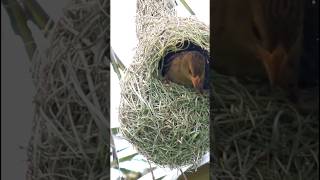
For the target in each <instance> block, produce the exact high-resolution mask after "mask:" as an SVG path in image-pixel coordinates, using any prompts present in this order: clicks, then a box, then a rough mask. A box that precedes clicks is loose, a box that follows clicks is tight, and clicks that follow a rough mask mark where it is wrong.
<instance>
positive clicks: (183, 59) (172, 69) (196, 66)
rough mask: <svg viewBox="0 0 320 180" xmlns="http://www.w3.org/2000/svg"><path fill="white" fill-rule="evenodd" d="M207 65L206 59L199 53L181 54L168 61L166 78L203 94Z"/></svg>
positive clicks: (185, 52)
mask: <svg viewBox="0 0 320 180" xmlns="http://www.w3.org/2000/svg"><path fill="white" fill-rule="evenodd" d="M206 64H207V59H206V57H205V56H204V55H202V54H201V53H200V52H198V51H184V52H180V53H177V54H175V55H173V56H172V57H171V58H170V59H169V60H168V65H167V66H168V67H166V72H165V74H164V78H165V80H169V81H171V82H174V83H177V84H180V85H184V86H187V87H194V88H195V89H197V90H198V91H199V92H201V93H202V92H203V89H204V83H205V76H206Z"/></svg>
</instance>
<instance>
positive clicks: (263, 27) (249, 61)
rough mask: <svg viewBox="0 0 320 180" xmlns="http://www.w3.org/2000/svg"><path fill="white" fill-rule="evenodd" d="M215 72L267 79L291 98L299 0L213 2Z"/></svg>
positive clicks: (299, 30)
mask: <svg viewBox="0 0 320 180" xmlns="http://www.w3.org/2000/svg"><path fill="white" fill-rule="evenodd" d="M216 1H217V2H216V3H215V4H216V6H215V8H216V9H213V10H212V12H213V13H214V14H212V18H213V27H214V29H215V33H214V36H212V37H213V42H214V43H213V49H214V52H215V63H214V65H213V67H214V69H216V71H218V72H220V73H224V74H228V75H235V76H244V77H245V76H249V77H258V78H267V79H269V82H270V85H271V86H272V87H280V88H282V89H284V90H285V91H286V92H287V93H288V94H289V95H290V96H295V94H296V92H295V91H296V90H297V82H298V69H299V59H300V56H301V52H302V39H303V37H302V36H303V35H302V32H303V31H302V30H303V0H216Z"/></svg>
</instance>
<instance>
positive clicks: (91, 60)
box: [27, 0, 110, 180]
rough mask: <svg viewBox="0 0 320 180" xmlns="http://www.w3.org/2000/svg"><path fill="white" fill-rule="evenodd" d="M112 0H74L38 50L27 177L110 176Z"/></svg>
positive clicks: (99, 177)
mask: <svg viewBox="0 0 320 180" xmlns="http://www.w3.org/2000/svg"><path fill="white" fill-rule="evenodd" d="M108 9H109V2H108V1H101V0H99V1H97V0H85V1H77V0H74V1H71V2H70V4H69V5H68V6H67V7H66V8H65V9H64V15H63V17H61V19H60V20H59V21H58V22H56V23H55V27H54V29H53V30H52V32H51V35H50V46H49V48H48V49H47V53H36V54H35V55H34V58H33V60H32V65H33V67H32V73H33V79H34V82H35V86H36V90H37V91H36V95H35V100H34V103H35V118H34V121H33V125H34V126H33V133H32V137H31V140H30V146H29V154H28V156H29V160H28V162H29V169H28V173H27V179H28V180H29V179H30V180H31V179H79V180H80V179H109V163H110V161H109V160H110V158H109V153H108V152H109V138H110V136H109V133H108V121H109V119H108V117H109V102H110V101H109V60H108V57H106V56H105V53H106V52H108V51H109V45H108V44H107V43H108V42H109V39H107V38H108V37H107V36H106V35H108V34H109V18H108V14H106V12H108Z"/></svg>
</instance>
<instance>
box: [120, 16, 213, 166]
mask: <svg viewBox="0 0 320 180" xmlns="http://www.w3.org/2000/svg"><path fill="white" fill-rule="evenodd" d="M149 20H150V24H149V26H148V28H149V30H150V31H149V32H146V34H144V35H143V37H145V38H143V39H141V40H140V42H139V47H138V49H137V55H136V57H135V61H134V62H133V64H132V65H131V66H130V67H129V68H128V70H127V71H126V73H125V76H124V78H123V79H122V81H121V102H120V108H119V118H120V122H121V132H122V134H123V135H124V137H125V138H126V139H128V140H129V141H130V142H131V143H132V144H133V145H134V146H135V147H136V148H137V149H138V151H139V152H140V153H142V154H143V155H145V156H146V157H147V158H148V159H149V160H150V161H152V162H154V163H156V164H158V165H161V166H169V167H171V168H176V167H180V166H184V165H190V164H192V165H194V166H196V165H197V164H198V163H199V162H200V160H201V158H202V156H203V155H204V154H205V153H206V152H207V151H209V97H208V95H201V94H199V93H197V92H196V91H195V90H193V89H191V88H187V87H184V86H180V85H177V84H174V83H170V84H164V83H163V82H162V80H161V72H160V70H159V64H161V63H160V62H161V61H162V60H163V58H164V57H165V56H166V55H168V54H170V53H174V52H179V51H182V50H185V49H186V48H188V47H190V46H188V45H186V43H191V44H193V45H196V46H197V47H199V48H200V49H201V50H203V51H206V52H208V51H209V30H208V27H207V26H206V25H204V24H202V23H199V22H198V21H197V20H195V19H185V18H177V17H161V18H159V17H157V18H155V17H150V19H149ZM144 22H145V21H144ZM152 22H153V23H152Z"/></svg>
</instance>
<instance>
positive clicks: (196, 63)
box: [187, 51, 206, 92]
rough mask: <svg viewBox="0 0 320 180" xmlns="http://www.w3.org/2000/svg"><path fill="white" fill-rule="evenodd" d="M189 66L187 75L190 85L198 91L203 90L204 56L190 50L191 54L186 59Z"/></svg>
mask: <svg viewBox="0 0 320 180" xmlns="http://www.w3.org/2000/svg"><path fill="white" fill-rule="evenodd" d="M187 60H188V68H189V77H190V80H191V81H192V85H193V87H194V88H195V89H197V90H199V91H200V92H202V91H203V85H204V78H205V63H206V59H205V57H204V56H203V55H202V54H201V53H199V52H197V51H194V52H192V56H191V57H190V58H188V59H187Z"/></svg>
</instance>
